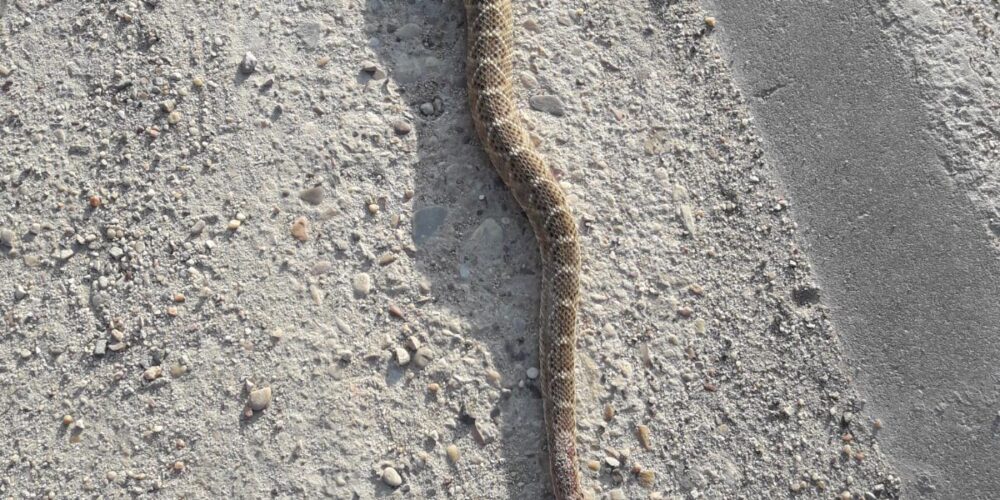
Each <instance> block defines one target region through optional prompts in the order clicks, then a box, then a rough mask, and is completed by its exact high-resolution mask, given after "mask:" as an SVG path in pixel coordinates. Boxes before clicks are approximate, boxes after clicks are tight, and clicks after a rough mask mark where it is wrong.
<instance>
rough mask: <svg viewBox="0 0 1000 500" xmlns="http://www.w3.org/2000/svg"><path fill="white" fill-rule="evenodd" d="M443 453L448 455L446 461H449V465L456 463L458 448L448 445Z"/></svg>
mask: <svg viewBox="0 0 1000 500" xmlns="http://www.w3.org/2000/svg"><path fill="white" fill-rule="evenodd" d="M444 451H445V452H446V453H447V454H448V460H451V463H453V464H455V463H458V446H455V445H454V444H449V445H448V446H447V447H445V449H444Z"/></svg>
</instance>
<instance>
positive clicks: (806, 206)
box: [707, 0, 1000, 498]
mask: <svg viewBox="0 0 1000 500" xmlns="http://www.w3.org/2000/svg"><path fill="white" fill-rule="evenodd" d="M707 8H708V10H709V11H710V12H711V13H712V14H713V15H715V16H716V17H717V18H718V20H719V25H718V28H717V29H716V30H715V36H719V37H721V44H722V47H723V50H724V51H725V52H726V54H727V57H728V58H729V60H730V64H731V66H732V68H733V70H734V73H735V76H736V79H737V81H738V83H739V85H740V86H741V88H742V90H743V91H744V94H745V95H747V96H750V97H749V101H750V104H751V107H752V111H753V114H754V117H755V119H756V121H757V125H758V129H759V132H760V134H761V135H762V136H763V138H764V140H765V148H764V149H765V151H766V154H767V158H768V159H769V160H770V161H771V162H773V164H775V165H776V166H777V167H778V171H779V173H780V175H781V177H782V182H783V183H784V184H785V186H786V188H787V190H788V194H789V197H790V199H791V201H792V205H791V206H792V212H793V215H794V217H795V219H796V221H797V222H798V223H799V225H800V227H801V232H802V241H803V243H804V244H806V245H807V253H808V255H809V258H810V260H811V262H812V264H813V265H814V271H815V273H816V276H817V279H818V280H819V282H820V285H821V288H822V289H823V295H824V296H823V300H824V303H825V304H826V305H828V306H829V307H830V308H831V311H832V317H833V321H834V325H835V327H836V329H837V331H838V332H839V333H840V335H841V338H842V340H843V344H844V348H845V352H846V354H847V355H848V358H849V359H847V360H845V361H844V364H845V366H847V367H849V368H850V369H851V373H852V374H853V375H854V376H855V380H856V382H857V383H858V386H859V390H860V392H861V393H862V394H863V395H864V397H865V399H866V400H867V405H866V407H865V410H864V414H865V416H866V417H868V418H876V417H877V418H881V420H882V421H883V422H884V425H885V427H884V429H883V430H882V431H880V433H879V442H880V444H881V448H882V450H883V451H884V452H885V454H886V457H887V459H888V460H889V462H890V464H892V465H893V466H894V467H895V468H896V469H897V470H898V472H899V473H900V475H901V476H902V478H903V481H904V489H903V491H904V495H903V496H904V498H915V497H919V498H923V497H927V498H1000V429H998V427H1000V416H998V410H1000V265H998V258H997V255H996V254H995V253H994V250H993V249H992V247H991V246H990V243H989V240H988V233H987V229H986V225H985V221H983V220H979V218H978V217H977V216H976V215H975V212H974V210H973V207H972V205H971V202H970V201H969V200H968V199H967V198H966V197H965V195H964V194H963V193H962V192H960V191H959V190H957V189H956V187H955V185H954V183H953V182H952V181H951V179H950V178H949V177H948V175H947V173H946V171H945V168H944V164H943V160H942V157H941V156H939V155H946V154H947V153H946V152H945V151H942V150H940V148H939V147H938V146H936V145H935V142H934V140H933V138H932V137H931V135H930V132H929V130H930V127H929V124H930V117H929V116H928V115H927V111H926V109H925V108H924V106H923V104H922V103H921V101H920V93H919V89H918V88H917V86H916V83H915V82H914V81H913V76H912V71H911V70H910V69H909V61H910V59H909V58H908V57H907V54H906V53H905V52H904V51H906V50H907V48H906V47H905V41H903V42H900V41H896V40H893V39H892V37H891V36H890V35H888V34H887V32H886V31H885V29H883V26H882V24H881V20H880V19H879V18H878V17H877V16H876V15H875V10H874V9H875V8H876V7H874V6H873V5H871V4H870V3H869V2H866V1H864V0H838V1H829V2H824V1H776V0H771V1H763V0H711V1H709V2H708V5H707Z"/></svg>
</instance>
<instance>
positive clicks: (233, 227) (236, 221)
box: [226, 219, 243, 231]
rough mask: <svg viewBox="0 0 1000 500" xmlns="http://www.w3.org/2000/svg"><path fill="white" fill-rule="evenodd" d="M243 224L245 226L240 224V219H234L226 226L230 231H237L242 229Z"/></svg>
mask: <svg viewBox="0 0 1000 500" xmlns="http://www.w3.org/2000/svg"><path fill="white" fill-rule="evenodd" d="M241 224H243V223H242V222H240V221H239V219H232V220H230V221H229V223H228V224H226V229H228V230H230V231H235V230H237V229H239V228H240V225H241Z"/></svg>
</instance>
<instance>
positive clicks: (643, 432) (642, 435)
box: [636, 425, 653, 450]
mask: <svg viewBox="0 0 1000 500" xmlns="http://www.w3.org/2000/svg"><path fill="white" fill-rule="evenodd" d="M636 434H637V435H638V436H639V443H641V444H642V447H643V448H645V449H647V450H651V449H653V445H652V442H651V440H650V437H649V427H647V426H645V425H639V427H638V428H636Z"/></svg>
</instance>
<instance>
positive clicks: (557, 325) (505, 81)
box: [465, 0, 583, 500]
mask: <svg viewBox="0 0 1000 500" xmlns="http://www.w3.org/2000/svg"><path fill="white" fill-rule="evenodd" d="M465 11H466V19H467V29H468V39H467V47H468V48H467V54H466V55H467V62H466V72H467V75H468V80H469V82H468V83H469V103H470V106H471V110H472V117H473V121H474V122H475V125H476V131H477V132H478V134H479V139H480V141H481V142H482V144H483V148H484V149H485V150H486V153H487V154H488V155H489V157H490V161H491V162H492V163H493V166H494V168H496V170H497V172H498V173H499V174H500V177H501V178H502V179H503V181H504V183H505V184H507V187H508V188H509V189H510V191H511V192H512V193H513V195H514V198H515V199H516V200H517V202H518V204H520V205H521V208H522V209H523V210H524V212H525V213H526V214H527V216H528V221H529V222H530V223H531V226H532V228H533V229H534V231H535V238H536V239H537V240H538V245H539V249H540V251H541V256H542V286H541V313H540V316H539V322H540V323H541V332H540V335H539V364H540V365H541V375H542V379H541V384H542V396H543V401H544V403H543V406H544V412H545V433H546V436H547V440H548V448H549V472H550V476H551V479H552V489H553V491H554V493H555V496H556V498H557V499H560V500H562V499H574V500H575V499H581V498H583V493H582V491H581V489H580V474H579V472H578V470H577V455H576V390H575V387H574V386H575V382H574V357H575V353H574V350H575V343H576V313H577V305H578V303H579V295H580V292H579V290H580V242H579V236H578V234H577V228H576V221H575V220H574V218H573V215H572V213H571V212H570V210H569V205H568V204H567V203H566V195H565V194H563V191H562V189H561V188H560V187H559V184H558V181H557V180H556V178H555V177H554V176H553V175H552V173H551V172H550V171H549V168H548V166H547V165H546V164H545V161H544V160H543V159H542V157H541V155H539V154H538V152H537V151H536V150H535V147H534V145H533V144H532V141H531V138H530V137H529V135H528V132H527V131H526V130H525V128H524V125H523V124H522V121H521V116H520V114H519V112H518V108H517V105H516V104H515V102H514V88H513V86H512V84H511V74H512V71H513V67H512V66H513V45H514V22H513V14H512V9H511V1H510V0H465Z"/></svg>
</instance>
